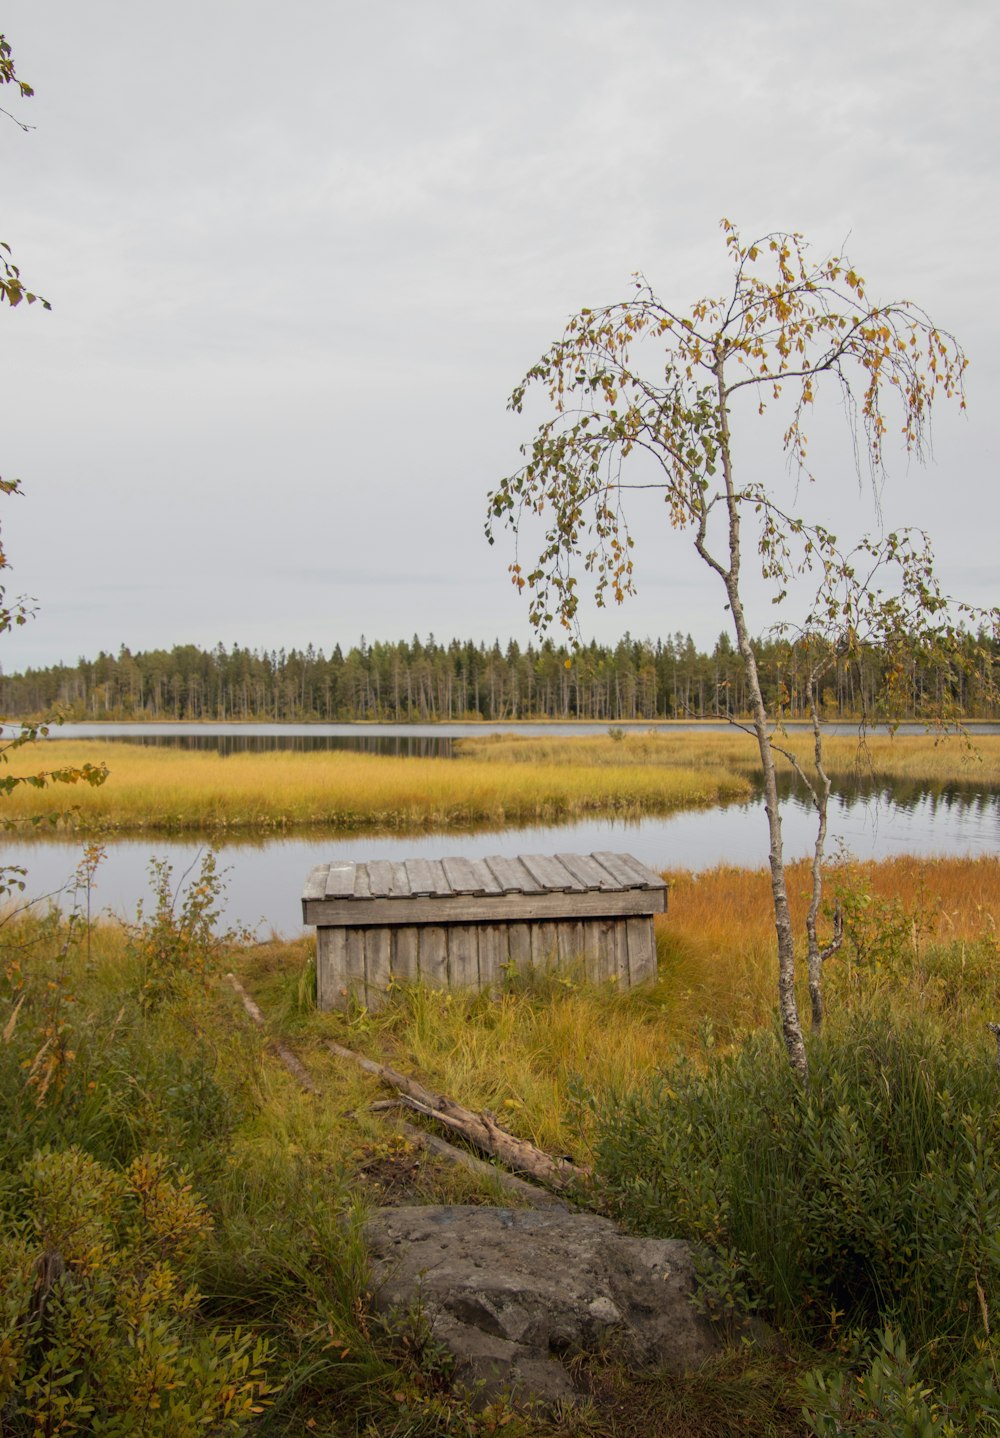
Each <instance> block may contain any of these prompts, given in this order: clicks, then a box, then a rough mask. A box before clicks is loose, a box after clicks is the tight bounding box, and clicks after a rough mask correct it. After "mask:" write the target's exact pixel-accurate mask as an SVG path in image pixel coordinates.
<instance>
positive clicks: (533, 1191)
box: [399, 1120, 566, 1209]
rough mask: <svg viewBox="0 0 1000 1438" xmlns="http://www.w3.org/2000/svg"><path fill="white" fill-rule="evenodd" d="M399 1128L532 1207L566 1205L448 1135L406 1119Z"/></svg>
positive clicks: (416, 1142) (427, 1149)
mask: <svg viewBox="0 0 1000 1438" xmlns="http://www.w3.org/2000/svg"><path fill="white" fill-rule="evenodd" d="M399 1129H400V1132H401V1133H402V1135H403V1137H404V1138H405V1139H406V1141H407V1143H412V1144H413V1146H414V1147H415V1148H422V1149H423V1150H424V1151H425V1153H433V1154H436V1155H437V1156H438V1158H446V1159H447V1160H448V1162H449V1163H454V1164H457V1165H458V1167H459V1168H464V1169H467V1170H468V1172H469V1173H473V1174H475V1175H476V1177H477V1178H482V1179H488V1180H489V1181H490V1182H492V1183H495V1184H497V1185H498V1186H499V1187H500V1188H502V1189H503V1190H504V1192H505V1193H509V1194H511V1195H512V1196H513V1197H516V1198H520V1199H523V1200H524V1201H525V1202H526V1203H527V1204H528V1205H529V1206H530V1207H531V1208H550V1207H554V1208H561V1209H566V1204H564V1203H563V1202H562V1200H561V1199H559V1198H557V1197H556V1196H555V1194H554V1193H547V1192H546V1190H545V1189H544V1188H539V1187H538V1186H537V1184H534V1183H526V1182H525V1180H524V1179H523V1178H518V1177H517V1175H516V1174H513V1173H508V1172H507V1170H506V1169H503V1168H497V1167H495V1165H494V1164H492V1163H486V1162H485V1161H484V1160H483V1159H481V1158H476V1156H475V1154H474V1153H469V1151H468V1149H464V1148H456V1147H455V1145H454V1144H453V1143H449V1142H448V1140H447V1139H446V1138H438V1136H437V1134H434V1133H427V1132H426V1131H425V1130H424V1129H422V1128H414V1126H413V1124H412V1123H404V1122H403V1120H400V1122H399Z"/></svg>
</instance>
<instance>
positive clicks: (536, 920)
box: [302, 853, 666, 1009]
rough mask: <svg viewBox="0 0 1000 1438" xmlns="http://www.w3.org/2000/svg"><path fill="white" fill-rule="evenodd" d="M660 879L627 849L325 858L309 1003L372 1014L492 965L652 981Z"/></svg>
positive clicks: (307, 915) (305, 906)
mask: <svg viewBox="0 0 1000 1438" xmlns="http://www.w3.org/2000/svg"><path fill="white" fill-rule="evenodd" d="M665 908H666V884H665V883H664V881H663V880H662V879H661V878H660V877H659V876H658V875H657V874H654V873H653V872H652V871H651V870H649V869H647V868H645V867H644V866H643V865H641V864H639V863H638V862H637V861H636V860H635V859H633V858H632V857H631V856H630V855H628V854H610V853H599V854H559V855H555V856H548V855H523V856H519V857H518V858H514V859H512V858H500V857H497V858H491V859H480V860H468V859H461V858H459V859H443V860H424V859H415V860H409V861H407V862H406V863H403V864H395V863H386V862H372V863H369V864H353V863H345V862H340V863H334V864H325V865H319V866H317V868H316V869H314V870H313V872H312V874H311V875H310V876H309V880H308V883H307V886H306V891H305V893H304V895H303V900H302V910H303V918H304V920H305V922H306V923H310V924H315V925H316V926H317V959H316V972H317V999H318V1004H319V1007H320V1008H323V1009H326V1008H333V1007H337V1006H340V1005H343V1004H346V1003H347V1002H348V1000H349V998H350V997H352V996H353V997H354V998H355V999H356V1000H357V1001H359V1002H361V1003H364V1004H365V1005H366V1006H367V1007H368V1008H371V1009H375V1008H377V1007H378V1006H379V1005H380V1004H382V1003H384V1002H385V1000H386V997H387V995H388V994H389V993H391V991H392V987H393V984H394V983H416V982H420V983H425V984H428V985H430V986H431V987H434V988H451V989H479V990H491V989H496V988H498V987H499V986H500V984H501V983H502V981H503V977H504V969H505V967H506V966H507V965H511V966H513V967H514V968H516V969H518V970H522V971H523V970H525V969H528V968H535V969H539V970H542V971H545V970H550V969H558V970H559V971H560V972H564V973H566V974H568V975H569V974H578V975H579V976H580V977H582V978H585V979H587V980H589V981H590V982H593V983H601V982H606V981H609V980H613V981H615V982H617V983H620V984H621V985H622V986H623V987H628V986H631V985H633V984H637V983H641V982H643V981H644V980H646V979H650V978H653V977H654V976H655V974H656V944H655V938H654V934H653V914H654V913H662V912H663V911H664V910H665Z"/></svg>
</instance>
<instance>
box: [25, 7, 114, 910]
mask: <svg viewBox="0 0 1000 1438" xmlns="http://www.w3.org/2000/svg"><path fill="white" fill-rule="evenodd" d="M0 86H11V87H13V90H14V91H15V92H16V93H17V94H18V95H19V96H20V97H21V98H22V99H30V98H31V96H32V95H33V94H34V91H33V90H32V88H31V86H30V85H29V84H28V83H27V82H26V81H25V80H21V79H19V78H18V76H17V73H16V70H15V68H14V56H13V52H12V50H11V47H10V43H9V42H8V40H7V39H6V37H5V36H4V35H2V34H0ZM0 114H3V115H6V116H7V117H8V118H9V119H11V120H13V122H14V123H15V124H16V125H18V126H19V127H20V128H21V129H22V130H27V129H30V128H31V127H30V126H28V125H25V124H24V123H23V122H22V121H21V120H19V119H18V118H17V117H16V116H15V115H12V114H11V113H10V111H8V110H5V109H3V108H2V107H0ZM11 254H12V252H11V248H10V245H8V244H7V243H6V242H5V241H2V240H0V305H2V304H3V303H4V301H6V303H7V304H8V305H9V306H10V307H11V308H14V306H16V305H19V304H21V302H22V301H24V302H25V303H26V304H29V305H30V304H35V303H36V302H37V303H38V304H40V305H42V307H43V308H44V309H49V308H51V307H50V305H49V302H48V300H45V299H43V298H42V297H41V295H37V294H35V293H34V291H32V290H30V289H28V287H27V286H26V285H25V283H24V280H23V279H22V277H21V272H20V270H19V269H18V267H17V266H16V265H15V264H14V262H13V259H12V258H11ZM20 493H21V485H20V481H19V480H17V479H3V478H0V496H5V497H13V496H16V495H19V494H20ZM7 568H8V561H7V554H6V550H5V548H4V545H3V542H2V540H0V571H3V570H5V569H7ZM30 617H31V610H30V608H29V605H28V603H27V602H26V601H25V600H23V599H10V598H9V597H8V595H7V587H6V585H5V584H2V583H0V635H2V634H5V633H7V632H8V631H9V630H11V629H13V628H16V627H18V626H20V625H22V624H26V623H27V622H28V620H29V618H30ZM47 733H48V728H47V726H46V724H45V723H43V722H39V723H22V724H20V725H18V726H17V728H16V729H6V728H4V727H3V723H2V721H0V796H3V795H5V794H10V793H11V792H12V791H13V790H14V789H16V788H18V787H19V786H21V785H27V786H29V787H31V788H35V789H46V788H48V787H49V785H51V784H75V783H78V782H81V781H82V782H84V783H87V784H102V783H103V782H104V780H105V779H106V778H107V773H108V771H107V769H106V768H105V767H104V765H95V764H83V765H79V766H72V767H63V768H58V769H50V770H38V771H35V772H34V773H30V774H12V773H10V772H9V770H8V769H7V766H8V765H9V764H10V762H11V758H12V756H13V755H14V754H15V753H17V752H18V751H19V750H21V749H24V748H25V747H26V746H28V745H31V744H34V743H35V742H36V740H38V739H40V738H44V737H45V736H46V735H47ZM61 817H63V815H61V814H45V815H41V814H40V815H38V816H37V819H36V822H37V823H41V822H42V819H43V818H46V819H51V820H53V821H56V820H58V819H59V818H61ZM2 823H3V818H2V810H0V825H2ZM24 875H25V870H24V869H23V867H21V866H20V865H17V864H11V865H3V866H0V901H2V900H3V899H4V898H7V897H9V895H10V894H11V893H12V892H13V891H14V890H23V888H24Z"/></svg>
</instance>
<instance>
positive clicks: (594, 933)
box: [583, 919, 607, 984]
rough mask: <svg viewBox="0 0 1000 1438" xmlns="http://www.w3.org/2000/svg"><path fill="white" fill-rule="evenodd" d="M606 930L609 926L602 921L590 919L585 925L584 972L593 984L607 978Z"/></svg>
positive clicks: (588, 980)
mask: <svg viewBox="0 0 1000 1438" xmlns="http://www.w3.org/2000/svg"><path fill="white" fill-rule="evenodd" d="M606 930H607V925H606V924H605V923H604V921H603V920H602V919H589V920H588V921H587V922H586V923H585V924H584V925H583V971H584V973H585V974H586V976H587V982H588V983H591V984H599V983H601V981H602V980H603V979H604V978H605V976H606V965H605V961H604V953H605V950H606V947H607V936H606Z"/></svg>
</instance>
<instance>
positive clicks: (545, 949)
mask: <svg viewBox="0 0 1000 1438" xmlns="http://www.w3.org/2000/svg"><path fill="white" fill-rule="evenodd" d="M558 957H559V938H558V934H557V928H556V925H555V924H554V923H552V922H551V921H550V920H542V921H541V922H540V923H537V924H532V926H531V962H532V964H533V966H534V967H535V968H536V969H537V970H538V972H539V973H541V974H544V973H548V971H549V969H551V968H554V967H555V965H556V963H557V962H558Z"/></svg>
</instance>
